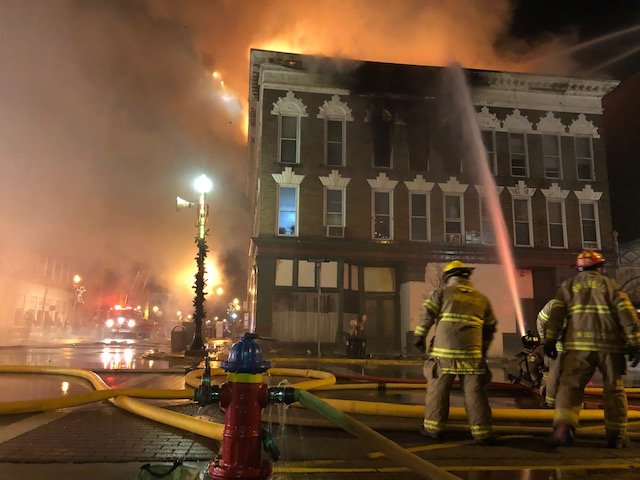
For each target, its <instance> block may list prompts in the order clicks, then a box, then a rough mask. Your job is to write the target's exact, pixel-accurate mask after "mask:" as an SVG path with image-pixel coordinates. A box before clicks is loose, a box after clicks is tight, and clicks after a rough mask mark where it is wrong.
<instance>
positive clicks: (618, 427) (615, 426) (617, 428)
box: [604, 420, 627, 433]
mask: <svg viewBox="0 0 640 480" xmlns="http://www.w3.org/2000/svg"><path fill="white" fill-rule="evenodd" d="M604 428H605V429H606V430H607V432H609V433H611V432H620V433H626V431H627V422H610V421H607V420H605V421H604Z"/></svg>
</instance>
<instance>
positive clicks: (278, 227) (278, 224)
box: [276, 184, 300, 237]
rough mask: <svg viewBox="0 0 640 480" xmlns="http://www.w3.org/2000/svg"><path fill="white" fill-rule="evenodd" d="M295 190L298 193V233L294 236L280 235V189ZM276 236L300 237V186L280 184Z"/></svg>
mask: <svg viewBox="0 0 640 480" xmlns="http://www.w3.org/2000/svg"><path fill="white" fill-rule="evenodd" d="M281 188H293V189H295V192H296V231H295V234H294V235H286V234H284V233H280V223H279V222H280V219H279V216H280V189H281ZM276 235H278V236H279V237H299V236H300V185H295V184H278V206H277V209H276Z"/></svg>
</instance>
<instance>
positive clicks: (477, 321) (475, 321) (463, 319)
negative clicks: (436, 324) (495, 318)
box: [440, 312, 482, 325]
mask: <svg viewBox="0 0 640 480" xmlns="http://www.w3.org/2000/svg"><path fill="white" fill-rule="evenodd" d="M440 321H441V322H454V323H466V324H469V325H482V319H481V318H480V317H476V316H475V315H467V314H464V313H450V312H445V313H443V314H442V316H441V317H440Z"/></svg>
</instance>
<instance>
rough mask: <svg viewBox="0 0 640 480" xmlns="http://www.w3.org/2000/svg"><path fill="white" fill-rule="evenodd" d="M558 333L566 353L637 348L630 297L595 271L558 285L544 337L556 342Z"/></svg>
mask: <svg viewBox="0 0 640 480" xmlns="http://www.w3.org/2000/svg"><path fill="white" fill-rule="evenodd" d="M565 321H566V327H563V324H564V322H565ZM563 332H564V333H563ZM561 334H562V335H563V340H562V344H563V348H564V350H565V351H568V350H579V351H586V352H594V351H598V352H609V353H625V352H626V349H627V347H628V346H632V347H638V346H640V322H639V321H638V315H637V314H636V310H635V308H634V307H633V304H632V303H631V301H630V300H629V297H628V296H627V294H626V293H625V292H623V291H622V290H620V288H619V287H618V284H617V282H616V281H615V280H614V279H612V278H610V277H607V276H606V275H603V274H602V273H600V272H598V271H595V270H587V271H584V272H580V273H578V274H577V275H576V276H575V277H573V278H571V279H569V280H565V281H564V282H563V283H562V285H560V288H559V289H558V292H557V293H556V298H555V302H554V303H553V306H552V308H551V311H550V312H549V321H548V322H547V325H546V329H545V333H544V337H545V338H546V339H547V340H557V339H558V337H559V336H560V335H561Z"/></svg>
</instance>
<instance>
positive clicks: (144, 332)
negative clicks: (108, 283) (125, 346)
mask: <svg viewBox="0 0 640 480" xmlns="http://www.w3.org/2000/svg"><path fill="white" fill-rule="evenodd" d="M104 317H105V318H104V333H103V338H104V339H114V340H118V339H123V340H135V339H146V338H149V337H150V336H151V334H152V332H153V330H154V328H155V327H156V325H155V324H154V322H152V321H150V320H148V319H146V318H145V316H144V310H142V308H141V307H123V306H121V305H115V306H113V307H111V308H109V309H108V311H106V312H104Z"/></svg>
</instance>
